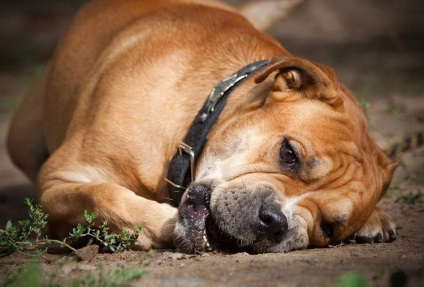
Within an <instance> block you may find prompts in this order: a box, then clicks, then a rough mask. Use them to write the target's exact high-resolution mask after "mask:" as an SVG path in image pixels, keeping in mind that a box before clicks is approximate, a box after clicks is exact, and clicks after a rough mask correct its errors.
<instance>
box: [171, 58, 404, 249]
mask: <svg viewBox="0 0 424 287" xmlns="http://www.w3.org/2000/svg"><path fill="white" fill-rule="evenodd" d="M272 76H273V77H272ZM255 82H256V84H258V85H266V84H268V86H269V87H271V86H272V88H270V89H267V92H266V93H265V94H264V95H262V97H261V100H260V103H258V102H255V104H252V105H250V106H249V105H248V106H249V107H248V108H240V109H239V110H238V111H236V112H235V113H234V115H233V116H231V117H227V118H225V120H223V121H222V122H221V123H220V124H219V125H217V126H216V127H214V129H213V130H212V131H211V133H210V135H209V136H208V143H207V145H206V147H205V149H204V151H203V154H202V157H201V158H200V160H199V163H198V165H197V173H196V180H195V182H194V183H192V184H191V186H190V187H189V188H188V190H187V191H186V194H185V195H184V196H183V200H182V203H181V205H180V207H179V221H178V223H177V225H176V229H175V233H176V238H177V245H178V247H179V248H180V249H182V250H183V251H188V252H197V251H203V250H205V249H207V248H208V247H209V246H210V245H212V247H215V248H218V249H228V250H239V249H240V248H248V249H250V250H251V251H252V252H257V253H262V252H286V251H290V250H294V249H302V248H306V247H307V246H326V245H328V244H331V243H336V242H339V241H342V240H345V239H347V238H348V237H350V236H351V235H353V234H354V233H355V232H356V231H358V230H359V229H360V228H361V227H362V226H363V225H364V224H365V222H366V221H367V220H368V218H369V217H370V215H371V213H372V212H373V210H374V208H375V206H376V204H377V202H378V200H379V199H380V198H381V197H382V195H383V194H384V192H385V190H386V188H387V187H388V185H389V184H390V180H391V177H392V173H393V171H394V169H395V167H396V163H395V162H393V161H392V160H390V159H389V158H388V157H387V156H386V155H385V154H384V153H383V152H382V151H381V150H380V149H379V148H378V147H377V145H376V144H375V142H374V141H373V139H372V138H371V137H370V135H369V134H368V132H367V126H366V119H365V117H364V115H363V112H362V109H361V107H360V106H359V104H358V103H357V102H356V101H355V99H354V97H353V96H352V95H351V94H350V92H349V91H348V90H347V89H346V88H345V87H344V86H343V85H341V84H339V83H338V82H337V81H336V79H335V76H334V73H333V71H332V70H331V69H329V68H328V67H326V66H323V65H320V64H315V63H312V62H309V61H306V60H303V59H299V58H278V59H274V60H273V61H272V62H271V63H270V65H269V66H268V67H267V68H265V69H264V70H262V71H261V72H260V73H259V74H257V75H256V79H255Z"/></svg>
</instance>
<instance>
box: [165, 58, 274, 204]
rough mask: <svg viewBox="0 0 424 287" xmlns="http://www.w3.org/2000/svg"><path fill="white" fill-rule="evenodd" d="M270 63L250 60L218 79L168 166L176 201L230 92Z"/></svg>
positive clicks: (171, 188)
mask: <svg viewBox="0 0 424 287" xmlns="http://www.w3.org/2000/svg"><path fill="white" fill-rule="evenodd" d="M269 63H270V60H261V61H257V62H254V63H251V64H248V65H246V66H244V67H243V68H241V69H240V70H238V71H237V72H235V73H234V74H232V75H231V76H230V77H228V78H225V79H223V80H221V81H220V82H218V84H216V85H215V87H214V88H213V89H212V91H211V93H210V95H209V97H208V99H207V100H206V102H205V104H204V105H203V106H202V108H201V109H200V110H199V112H198V113H197V116H196V117H195V118H194V120H193V122H192V123H191V126H190V128H189V130H188V132H187V134H186V136H185V137H184V141H183V142H182V143H181V144H180V145H179V146H178V150H177V152H176V153H175V155H174V157H173V158H172V160H171V162H170V165H169V168H168V174H167V177H166V178H165V180H166V182H167V183H168V193H169V196H170V198H171V199H172V202H173V203H174V205H176V206H178V205H179V203H180V202H181V198H182V196H183V193H184V191H185V190H186V188H187V186H188V185H189V184H190V183H191V182H192V181H193V180H194V169H195V163H196V161H197V159H198V158H199V157H200V155H201V153H202V150H203V147H204V145H205V143H206V137H207V135H208V133H209V131H210V129H211V128H212V126H213V125H214V123H215V122H216V120H217V119H218V117H219V115H220V114H221V112H222V110H223V109H224V107H225V104H226V100H227V98H228V96H229V95H230V94H231V92H232V91H233V90H234V88H235V87H236V86H237V85H238V84H240V83H241V82H242V81H243V80H245V79H246V78H247V77H249V75H250V74H252V73H254V72H256V71H258V70H260V69H262V68H264V67H266V66H267V65H268V64H269Z"/></svg>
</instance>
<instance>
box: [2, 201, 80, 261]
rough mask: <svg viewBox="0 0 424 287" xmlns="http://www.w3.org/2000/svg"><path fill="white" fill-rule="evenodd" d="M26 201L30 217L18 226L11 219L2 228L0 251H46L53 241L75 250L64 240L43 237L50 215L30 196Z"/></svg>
mask: <svg viewBox="0 0 424 287" xmlns="http://www.w3.org/2000/svg"><path fill="white" fill-rule="evenodd" d="M24 203H25V204H26V205H27V206H28V208H29V211H28V214H29V218H30V219H26V220H20V221H18V226H14V225H13V224H12V222H11V221H10V220H9V221H8V222H7V223H6V227H5V229H4V230H3V229H0V253H12V252H14V251H19V252H26V251H35V252H44V251H45V250H47V247H48V246H49V245H50V244H51V243H53V242H55V243H58V244H60V245H62V246H66V247H68V248H69V249H71V250H75V249H74V248H72V247H71V246H69V245H67V244H66V243H64V242H62V241H59V240H53V239H48V238H47V237H46V236H45V237H43V236H42V232H43V229H44V228H45V226H46V224H47V217H48V215H47V214H45V213H44V212H43V210H42V209H41V206H40V205H39V204H36V205H33V204H32V201H31V200H30V199H29V198H25V201H24Z"/></svg>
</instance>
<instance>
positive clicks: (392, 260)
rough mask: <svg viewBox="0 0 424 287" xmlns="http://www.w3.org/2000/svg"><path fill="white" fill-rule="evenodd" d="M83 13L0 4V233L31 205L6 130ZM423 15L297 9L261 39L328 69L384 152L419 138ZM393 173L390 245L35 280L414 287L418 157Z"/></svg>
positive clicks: (8, 272)
mask: <svg viewBox="0 0 424 287" xmlns="http://www.w3.org/2000/svg"><path fill="white" fill-rule="evenodd" d="M83 2H84V1H64V0H61V1H53V0H38V1H20V4H14V2H13V1H9V2H6V1H1V2H0V11H1V12H0V42H1V43H2V44H1V45H0V229H1V228H3V227H4V225H5V223H6V222H7V220H9V219H11V220H13V221H14V222H16V220H18V219H22V218H25V216H26V213H27V211H26V208H25V207H24V204H23V199H24V198H25V197H33V188H32V186H31V184H30V182H29V181H28V180H27V179H25V178H24V177H23V176H22V175H21V174H20V172H19V171H17V170H16V169H15V168H14V167H13V166H12V164H11V163H10V161H9V159H8V157H7V154H6V150H5V145H4V141H5V136H6V132H7V126H8V121H9V118H10V116H11V113H12V111H13V109H14V108H15V107H16V105H17V104H18V103H19V101H20V99H21V98H22V95H23V93H24V91H25V89H26V88H27V87H28V85H29V84H30V83H31V82H32V81H33V80H34V78H35V76H36V75H37V73H39V71H40V69H41V68H42V67H43V65H44V64H45V63H46V61H47V59H48V57H49V56H50V55H51V53H52V51H53V49H54V46H55V44H56V42H57V40H58V38H59V37H60V35H61V34H62V33H63V31H64V29H65V27H66V24H67V23H68V21H69V19H70V17H71V15H72V14H73V12H74V11H75V9H76V8H77V7H78V6H79V5H80V3H83ZM231 2H233V3H234V2H241V1H231ZM423 14H424V1H420V0H388V1H384V5H383V4H382V2H381V1H378V0H344V1H334V0H315V1H311V0H309V1H308V0H306V1H305V3H304V4H303V5H302V6H301V7H300V8H299V9H297V10H296V11H294V12H293V14H292V15H291V16H289V18H288V19H286V20H283V21H281V22H279V23H278V24H276V25H275V26H274V27H272V28H271V29H270V30H269V32H270V33H271V34H272V35H273V36H274V37H276V38H277V39H278V40H279V41H281V42H282V43H283V45H285V46H286V47H287V48H288V49H289V50H290V51H291V52H292V53H293V54H295V55H298V56H303V57H306V58H309V59H312V60H315V61H318V62H322V63H325V64H327V65H330V66H332V67H333V68H334V69H335V71H336V73H337V75H338V78H339V80H340V81H341V82H344V83H346V84H347V85H348V86H349V87H350V88H351V89H352V90H353V91H354V92H355V94H356V95H357V96H358V98H359V99H360V100H361V101H363V102H365V103H366V104H367V105H368V109H367V115H368V117H369V126H370V130H371V132H372V134H373V135H374V137H375V138H376V139H377V142H378V143H379V144H380V145H381V146H382V147H388V146H390V145H391V144H392V143H395V142H398V141H400V140H402V138H404V137H405V136H407V135H409V134H411V133H413V132H416V131H419V130H423V128H424V53H423V51H424V30H423V29H422V27H423V26H424V18H423V17H422V15H423ZM400 162H401V165H400V167H399V168H398V170H397V172H396V174H395V178H394V181H393V183H392V185H391V187H390V189H389V191H388V193H387V195H386V196H385V197H384V198H383V199H382V201H381V203H380V207H382V208H384V209H385V210H387V211H388V212H389V214H390V215H391V216H392V217H393V219H394V220H395V222H396V223H397V225H398V232H399V237H398V239H397V240H396V241H395V242H393V243H385V244H363V245H352V244H349V245H344V246H336V247H332V248H321V249H308V250H303V251H295V252H290V253H287V254H262V255H250V254H247V253H238V254H233V255H226V254H218V253H207V254H204V255H197V256H192V255H184V254H180V253H176V252H173V251H152V252H148V253H145V252H135V251H129V252H124V253H117V254H98V255H97V256H96V258H95V259H94V260H93V261H91V262H76V261H75V260H72V259H68V258H66V257H61V256H57V255H48V254H46V255H45V256H44V259H43V263H42V274H43V276H44V277H45V278H46V279H49V280H53V281H55V282H69V281H70V280H71V279H72V278H78V277H80V278H81V277H83V276H85V275H86V274H87V273H93V274H98V273H99V272H100V270H103V269H106V270H112V269H113V268H114V267H116V266H126V267H131V268H139V269H142V270H144V271H145V275H144V276H143V278H142V279H139V280H137V281H134V282H133V283H132V285H133V286H335V284H336V282H337V280H338V279H339V278H340V276H342V275H343V274H346V273H347V272H350V271H357V272H359V273H360V274H362V275H363V276H364V278H365V279H366V280H367V281H368V282H369V283H370V284H371V285H372V286H390V284H389V280H390V279H389V278H390V276H391V275H392V274H393V273H395V272H397V271H399V270H401V271H403V272H404V273H405V274H406V278H407V286H424V224H423V222H424V220H423V216H424V197H423V194H424V187H423V186H424V185H423V183H424V149H423V148H420V149H417V150H416V151H413V152H407V153H405V154H403V155H401V157H400ZM28 260H29V258H28V257H26V256H24V255H21V254H17V253H16V254H13V255H10V256H5V257H2V258H0V270H1V271H0V284H1V282H3V280H4V279H6V278H8V277H10V276H12V275H13V274H14V273H16V271H17V270H18V268H19V266H22V265H23V264H24V263H26V262H28ZM27 286H30V285H27ZM361 286H362V285H361ZM398 286H400V285H398Z"/></svg>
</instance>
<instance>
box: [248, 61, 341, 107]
mask: <svg viewBox="0 0 424 287" xmlns="http://www.w3.org/2000/svg"><path fill="white" fill-rule="evenodd" d="M275 71H278V73H277V74H276V76H275V78H274V86H273V90H272V91H274V92H283V93H285V92H287V93H291V92H296V93H298V94H299V93H300V94H301V95H303V96H305V97H308V98H317V99H319V100H321V101H323V102H326V103H328V104H329V105H331V106H333V107H334V108H336V109H337V108H339V107H341V106H342V104H343V101H342V99H341V97H340V96H338V92H337V87H338V85H337V82H336V77H335V74H334V71H333V70H332V69H331V68H329V67H327V66H325V65H322V64H317V63H312V62H310V61H307V60H304V59H300V58H294V57H277V58H274V59H273V60H272V61H271V62H270V64H269V65H268V66H267V67H266V68H265V69H264V70H262V71H261V72H260V73H259V74H258V75H257V77H256V78H255V82H256V83H257V84H259V83H261V82H263V81H264V80H265V79H266V78H267V77H268V76H269V75H270V74H271V73H273V72H275Z"/></svg>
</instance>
